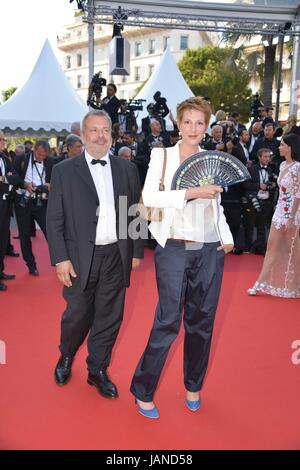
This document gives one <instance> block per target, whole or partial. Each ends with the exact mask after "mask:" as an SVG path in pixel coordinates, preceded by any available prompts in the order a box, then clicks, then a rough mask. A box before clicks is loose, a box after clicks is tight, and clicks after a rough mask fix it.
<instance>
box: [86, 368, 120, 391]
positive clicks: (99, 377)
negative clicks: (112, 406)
mask: <svg viewBox="0 0 300 470" xmlns="http://www.w3.org/2000/svg"><path fill="white" fill-rule="evenodd" d="M87 383H88V384H89V385H94V386H95V387H96V388H97V389H98V392H99V393H100V395H102V396H103V397H105V398H118V396H119V395H118V390H117V387H116V386H115V384H113V383H112V382H111V381H110V380H109V378H108V375H107V373H106V370H100V371H99V372H98V373H97V374H96V375H93V374H91V373H90V372H89V375H88V379H87Z"/></svg>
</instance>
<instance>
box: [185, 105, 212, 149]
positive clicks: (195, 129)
mask: <svg viewBox="0 0 300 470" xmlns="http://www.w3.org/2000/svg"><path fill="white" fill-rule="evenodd" d="M206 129H207V123H206V122H205V117H204V113H203V111H197V110H196V109H186V110H185V111H184V112H183V116H182V119H181V121H180V122H179V130H180V132H181V137H182V141H183V142H185V143H187V144H189V145H199V143H200V141H201V140H202V138H203V136H204V134H205V131H206Z"/></svg>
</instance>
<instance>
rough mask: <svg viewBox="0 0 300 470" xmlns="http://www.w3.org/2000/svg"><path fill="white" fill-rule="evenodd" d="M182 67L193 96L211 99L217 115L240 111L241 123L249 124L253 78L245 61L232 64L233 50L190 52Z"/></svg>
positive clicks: (208, 47)
mask: <svg viewBox="0 0 300 470" xmlns="http://www.w3.org/2000/svg"><path fill="white" fill-rule="evenodd" d="M178 66H179V69H180V71H181V73H182V75H183V77H184V79H185V80H186V82H187V83H188V85H189V87H190V88H191V90H192V91H193V93H194V94H195V95H198V96H204V97H209V98H210V100H211V103H212V105H213V107H214V110H215V111H217V110H218V109H223V110H224V111H226V112H232V111H239V112H240V114H241V120H242V121H245V122H246V121H248V119H249V110H250V103H251V98H252V91H251V89H250V88H249V82H250V78H251V75H250V73H249V71H248V70H247V67H246V62H245V61H244V60H243V59H241V58H240V57H239V58H237V59H236V60H234V61H233V60H232V48H230V47H225V48H220V47H215V46H207V47H203V48H199V49H187V50H186V52H185V54H184V56H183V58H182V59H181V61H180V62H179V63H178Z"/></svg>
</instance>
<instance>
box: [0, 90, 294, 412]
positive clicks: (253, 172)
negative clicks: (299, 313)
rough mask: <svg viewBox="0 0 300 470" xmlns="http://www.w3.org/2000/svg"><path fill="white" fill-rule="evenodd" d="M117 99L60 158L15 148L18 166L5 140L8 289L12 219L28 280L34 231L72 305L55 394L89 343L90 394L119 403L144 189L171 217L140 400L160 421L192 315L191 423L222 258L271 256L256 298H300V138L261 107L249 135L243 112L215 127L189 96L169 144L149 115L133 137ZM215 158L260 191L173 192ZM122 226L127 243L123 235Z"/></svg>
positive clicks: (0, 150)
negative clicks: (240, 170)
mask: <svg viewBox="0 0 300 470" xmlns="http://www.w3.org/2000/svg"><path fill="white" fill-rule="evenodd" d="M108 90H109V94H108V99H106V100H105V99H104V100H103V103H104V104H105V106H104V105H103V107H102V108H103V109H100V110H94V111H90V112H89V113H88V114H87V115H86V116H85V117H84V119H83V121H82V123H81V125H80V123H74V124H73V126H72V129H71V131H72V133H71V134H69V135H68V136H67V137H66V138H65V141H64V143H63V145H62V148H61V151H60V152H59V155H53V154H52V155H51V149H50V146H49V143H48V142H47V141H46V140H37V141H36V142H35V143H32V142H31V141H26V142H25V143H24V145H23V144H18V145H17V146H16V149H15V154H14V155H12V154H9V153H8V152H7V150H6V137H5V135H4V133H3V132H2V131H0V196H1V197H0V226H1V232H0V291H5V290H7V284H6V283H5V282H3V281H9V280H13V279H14V277H15V275H14V274H8V273H6V272H5V267H4V258H5V255H7V254H10V255H12V256H18V253H16V252H15V250H14V248H13V245H12V243H11V239H10V230H9V228H10V219H11V216H12V214H13V211H14V214H15V216H16V221H17V227H18V232H19V235H18V236H19V238H20V247H21V253H22V257H23V260H24V262H25V263H26V265H27V268H28V273H29V274H30V275H32V276H39V271H38V266H37V263H36V259H35V256H34V253H33V249H32V240H31V239H32V237H33V236H34V235H35V230H36V223H37V224H38V225H39V227H40V229H41V231H42V232H43V235H44V237H45V239H46V240H47V241H48V245H49V251H50V257H51V262H52V264H53V266H55V269H56V273H57V277H58V279H59V280H60V281H61V283H62V284H63V286H64V288H63V296H64V299H65V300H66V303H67V307H66V310H65V311H64V313H63V316H62V321H61V341H60V357H59V360H58V362H57V365H56V368H55V372H54V376H55V381H56V383H57V384H58V385H65V384H67V383H68V381H69V380H70V378H71V371H72V364H73V360H74V357H75V355H76V352H77V350H78V348H79V347H80V345H81V344H82V343H83V341H84V340H85V338H86V337H88V341H87V344H88V357H87V364H88V377H87V382H88V383H89V384H90V385H92V386H94V387H96V388H97V390H98V391H99V393H100V394H101V395H102V396H104V397H106V398H111V399H113V398H117V397H118V390H117V387H116V385H115V384H114V383H113V382H112V380H111V379H110V377H109V375H108V367H109V365H110V359H111V354H112V349H113V346H114V344H115V342H116V338H117V335H118V332H119V329H120V326H121V323H122V318H123V310H124V301H125V293H126V288H127V287H129V285H130V274H131V270H132V269H134V268H136V267H138V266H139V263H140V259H141V258H142V257H143V250H144V244H145V240H143V239H142V237H141V236H140V237H139V236H138V237H136V234H135V235H133V234H132V233H131V230H132V227H133V225H132V222H133V220H135V218H136V214H132V212H131V211H130V208H131V207H132V206H133V205H137V204H138V202H139V201H140V198H141V191H142V194H143V200H144V204H145V205H146V206H149V207H157V208H161V209H162V210H163V214H164V215H163V218H162V220H153V221H151V223H150V225H149V227H148V229H149V231H148V234H149V237H148V239H147V242H148V246H149V248H153V247H156V249H155V269H156V280H157V290H158V305H157V308H156V312H155V318H154V324H153V327H152V330H151V333H150V337H149V341H148V344H147V346H146V349H145V351H144V353H143V355H142V357H141V359H140V361H139V363H138V365H137V367H136V370H135V373H134V377H133V379H132V384H131V392H132V393H133V395H134V397H135V402H136V404H137V407H138V411H139V413H140V414H142V415H143V416H145V417H147V418H158V417H159V412H158V409H157V407H156V406H155V404H154V401H153V399H154V394H155V391H156V388H157V384H158V381H159V377H160V374H161V372H162V369H163V366H164V363H165V361H166V359H167V354H168V351H169V349H170V346H171V344H172V342H173V341H174V339H175V338H176V336H177V334H178V332H179V328H180V324H181V318H182V311H184V315H183V322H184V327H185V340H184V384H185V389H186V397H185V403H186V406H187V408H188V409H189V410H190V411H192V412H195V411H197V410H198V409H199V407H200V404H201V399H200V390H201V388H202V384H203V380H204V377H205V372H206V369H207V364H208V358H209V350H210V344H211V338H212V333H213V324H214V317H215V312H216V309H217V305H218V299H219V292H220V288H221V282H222V274H223V267H224V255H225V254H226V253H230V252H232V253H234V254H242V253H243V252H244V253H245V252H254V253H257V254H265V252H266V257H265V261H264V265H263V268H262V272H261V274H260V276H259V278H258V280H257V282H256V283H255V284H254V286H253V287H252V288H250V289H249V290H248V293H249V294H250V295H256V294H257V293H258V292H264V293H267V294H271V295H275V296H281V297H300V272H299V266H300V263H299V261H300V239H299V227H300V205H299V203H300V137H299V134H300V132H299V128H298V127H297V125H296V122H295V119H294V118H293V119H292V118H291V119H289V120H288V122H287V124H286V126H284V128H283V129H281V130H279V129H278V126H277V125H276V123H275V122H274V121H273V119H272V116H271V109H264V110H263V111H264V113H262V116H261V117H260V119H259V118H256V119H254V120H253V121H252V123H251V126H250V128H249V129H247V128H246V126H245V125H243V124H241V123H240V122H239V113H238V112H233V113H231V114H230V115H229V116H228V117H227V115H226V113H224V111H222V110H220V111H218V112H217V113H216V119H215V121H214V122H210V121H211V106H210V104H209V102H208V101H206V100H205V99H203V98H199V97H193V98H190V99H187V100H185V101H183V102H182V103H180V104H179V105H178V106H177V116H176V119H174V118H173V116H172V114H171V113H169V114H168V116H169V118H170V121H171V122H172V126H173V130H172V131H170V132H168V131H167V130H166V127H167V126H166V122H165V117H166V116H164V115H163V114H161V113H157V108H155V106H152V104H151V103H150V104H148V106H147V110H148V116H147V117H146V118H144V119H143V122H142V129H143V132H142V133H140V134H136V132H135V129H126V127H125V128H124V127H122V125H121V121H120V119H119V113H118V112H117V110H118V109H119V107H118V108H117V106H116V100H117V98H116V97H115V93H116V87H115V86H112V84H110V85H108ZM112 99H113V105H114V106H111V107H110V106H109V103H110V101H111V100H112ZM155 109H156V111H155ZM168 111H169V110H168ZM122 113H123V111H122V110H121V114H122ZM209 124H210V127H211V133H208V132H207V130H208V127H209ZM280 134H281V135H282V138H281V141H279V138H278V136H279V135H280ZM205 150H213V151H215V152H219V151H224V152H227V153H230V154H232V155H233V156H234V157H236V158H237V159H239V160H240V162H241V163H242V164H243V165H245V166H246V167H247V168H248V170H249V173H250V176H251V179H250V180H248V181H246V182H244V183H240V184H236V185H234V186H232V187H230V189H229V190H228V191H224V190H223V188H222V187H220V186H217V185H209V184H207V185H204V186H201V187H198V188H188V189H187V190H178V191H175V190H171V182H172V178H173V175H174V173H175V172H176V170H177V169H178V167H179V166H180V164H182V163H183V162H184V161H185V160H186V159H187V158H189V157H190V156H191V155H194V154H196V153H199V152H203V151H205ZM163 168H164V170H163ZM162 174H163V180H164V181H163V183H164V190H163V191H161V190H159V186H160V182H161V180H162ZM122 197H125V198H126V207H125V206H121V202H120V201H121V200H122ZM274 211H275V212H274ZM125 212H126V214H125ZM195 213H196V214H198V215H200V216H199V217H196V218H195V217H194V214H195ZM216 213H217V214H218V217H217V218H216ZM120 215H121V216H122V217H120ZM125 215H126V216H125ZM120 221H122V224H123V227H122V230H123V231H124V224H125V232H126V234H127V235H126V236H122V237H121V236H120V230H121V229H120V223H121V222H120ZM269 229H270V235H269V238H268V232H269ZM242 235H243V236H242ZM153 241H154V243H153Z"/></svg>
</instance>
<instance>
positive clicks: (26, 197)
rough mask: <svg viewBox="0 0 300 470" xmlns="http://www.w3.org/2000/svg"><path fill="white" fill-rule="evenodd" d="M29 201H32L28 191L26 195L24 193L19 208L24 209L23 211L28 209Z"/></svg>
mask: <svg viewBox="0 0 300 470" xmlns="http://www.w3.org/2000/svg"><path fill="white" fill-rule="evenodd" d="M29 199H30V193H29V192H28V191H26V192H25V193H23V194H22V195H21V197H20V200H19V206H20V207H23V209H25V207H27V204H28V202H29Z"/></svg>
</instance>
